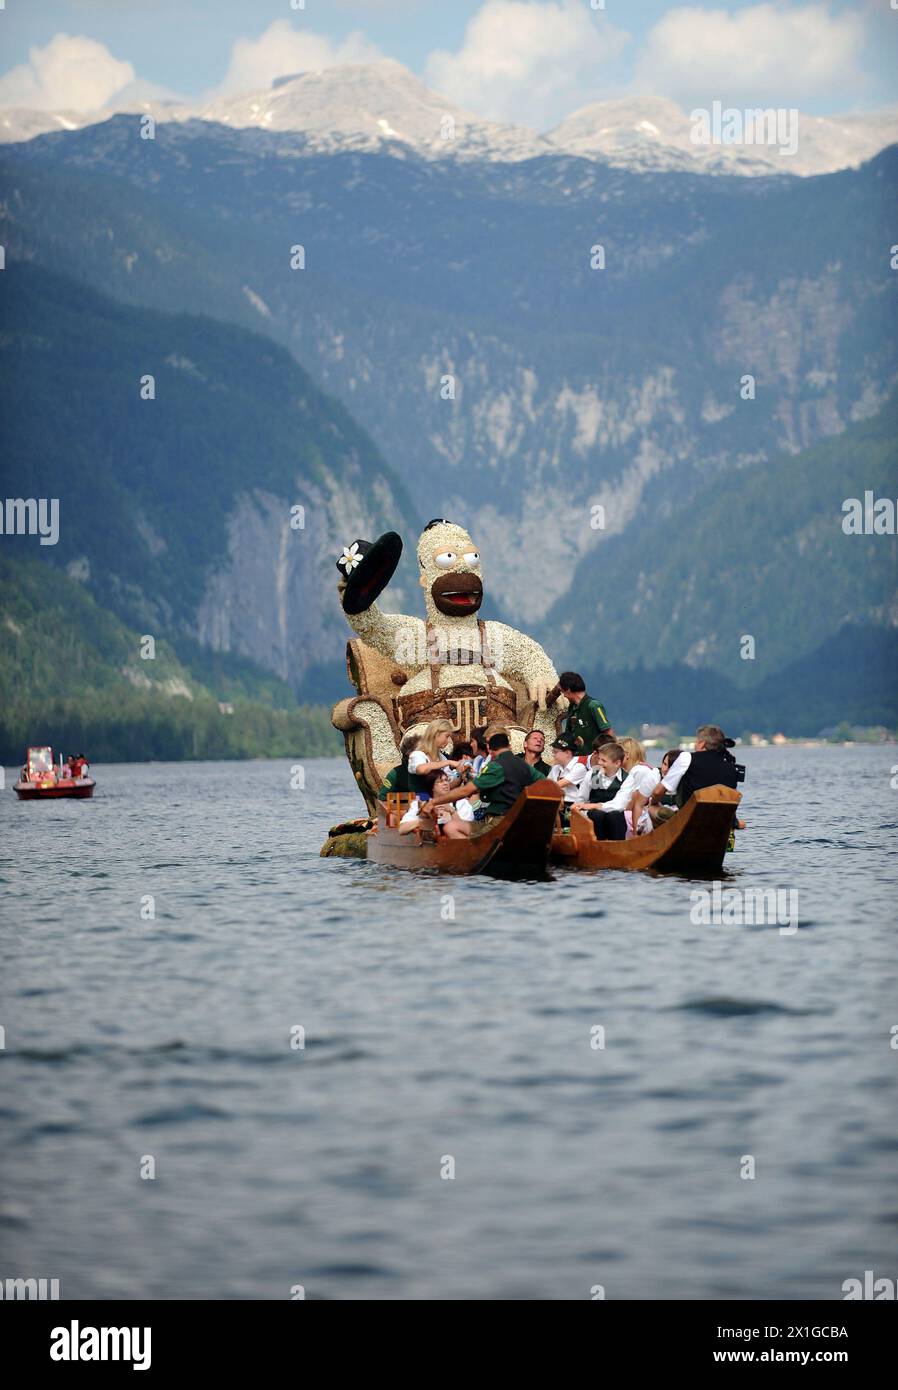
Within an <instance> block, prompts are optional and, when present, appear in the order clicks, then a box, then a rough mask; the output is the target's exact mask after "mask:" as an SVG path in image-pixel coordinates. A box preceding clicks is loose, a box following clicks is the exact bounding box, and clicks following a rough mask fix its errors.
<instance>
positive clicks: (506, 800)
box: [485, 748, 533, 816]
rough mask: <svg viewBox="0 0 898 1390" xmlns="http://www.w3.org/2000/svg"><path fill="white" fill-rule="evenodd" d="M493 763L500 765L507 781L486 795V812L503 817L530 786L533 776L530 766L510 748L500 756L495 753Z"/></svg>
mask: <svg viewBox="0 0 898 1390" xmlns="http://www.w3.org/2000/svg"><path fill="white" fill-rule="evenodd" d="M492 761H493V762H494V763H498V764H499V766H500V767H501V769H502V771H503V772H504V773H505V781H504V782H501V783H500V784H499V786H498V787H494V788H492V789H491V790H490V791H488V792H486V793H485V796H486V802H487V804H486V807H485V810H487V811H488V812H489V813H490V815H493V816H501V815H504V814H505V812H506V811H507V810H509V809H510V808H511V807H512V806H513V805H514V804H515V802H516V801H517V799H518V797H519V796H520V795H521V792H522V791H523V790H524V788H525V787H529V786H530V784H531V782H532V781H533V775H532V773H531V770H530V764H529V763H525V762H524V760H523V759H522V758H519V757H517V756H516V754H514V753H512V751H511V749H510V748H506V749H505V750H504V752H502V753H499V754H498V755H496V754H495V753H494V754H493V757H492Z"/></svg>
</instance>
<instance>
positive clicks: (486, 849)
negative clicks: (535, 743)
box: [368, 779, 562, 878]
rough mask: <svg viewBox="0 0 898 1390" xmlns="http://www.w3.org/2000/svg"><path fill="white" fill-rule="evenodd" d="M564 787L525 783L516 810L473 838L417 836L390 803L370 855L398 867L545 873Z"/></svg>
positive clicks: (450, 871)
mask: <svg viewBox="0 0 898 1390" xmlns="http://www.w3.org/2000/svg"><path fill="white" fill-rule="evenodd" d="M561 801H562V793H561V792H560V791H559V790H558V787H557V786H556V785H555V783H554V782H550V781H548V780H547V779H544V780H542V781H540V782H534V783H533V784H532V785H531V786H529V787H525V789H524V791H523V792H522V793H521V795H520V796H519V797H518V799H517V801H516V802H515V804H514V805H513V806H512V808H511V810H510V811H508V812H506V814H505V815H504V816H503V817H502V818H501V820H499V821H497V822H496V824H495V825H493V826H490V828H489V830H486V831H484V833H483V834H482V835H478V836H475V837H474V838H472V839H470V840H446V839H440V840H438V841H436V842H435V843H433V844H431V843H428V842H427V841H425V842H424V843H423V844H420V845H419V844H418V843H417V842H416V839H415V836H414V835H411V834H407V835H400V834H399V831H398V830H397V829H396V828H395V827H393V826H388V825H387V822H386V814H385V811H384V808H383V807H382V806H381V807H379V808H378V815H377V833H376V834H371V835H369V836H368V859H369V861H370V862H371V863H374V864H383V865H385V866H387V867H388V868H392V869H410V870H413V871H421V870H425V869H426V870H429V871H430V872H434V871H435V872H437V873H442V874H479V873H491V874H497V875H509V876H511V875H517V876H520V877H535V878H536V877H540V876H541V875H543V874H545V872H546V867H547V864H548V858H549V851H550V848H551V844H552V833H553V830H554V827H555V819H556V816H557V814H558V809H559V806H560V805H561Z"/></svg>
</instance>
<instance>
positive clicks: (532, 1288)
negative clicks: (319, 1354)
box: [0, 747, 898, 1299]
mask: <svg viewBox="0 0 898 1390" xmlns="http://www.w3.org/2000/svg"><path fill="white" fill-rule="evenodd" d="M744 760H745V761H746V763H747V764H748V779H747V781H746V784H745V786H744V788H743V791H744V793H745V800H744V811H743V814H744V816H745V818H746V820H747V821H748V822H749V829H748V830H747V831H746V832H745V833H744V834H743V835H742V836H741V837H740V840H739V849H738V851H737V853H736V854H735V855H730V856H728V865H727V868H728V873H729V875H731V877H730V878H729V880H728V882H729V884H730V885H733V886H737V887H747V886H752V887H754V886H764V887H776V888H781V889H787V890H788V889H792V890H794V891H795V892H796V893H797V909H798V930H797V931H795V932H794V933H792V934H786V933H783V932H781V931H780V929H779V927H778V926H777V925H776V924H775V923H771V924H769V925H747V926H739V925H716V926H715V925H697V924H695V923H694V922H693V921H692V920H691V899H690V893H691V891H692V890H693V889H694V888H696V887H698V886H701V885H696V884H693V883H691V882H690V881H688V880H686V879H682V878H661V877H652V876H649V875H645V874H621V873H605V874H601V875H586V874H577V873H575V872H571V871H564V872H560V873H559V874H558V875H557V877H556V878H555V880H554V881H553V882H549V883H522V884H513V883H499V882H493V881H491V880H489V879H476V878H472V879H440V878H436V877H428V876H421V877H418V876H415V875H403V874H400V873H398V872H397V871H391V870H385V869H378V868H377V867H376V866H374V865H368V864H365V863H363V862H358V861H340V860H322V859H319V858H318V850H319V848H320V846H321V843H322V841H323V839H324V837H325V833H326V830H327V827H328V825H329V824H330V823H331V822H334V821H337V820H340V819H342V818H344V817H346V816H352V815H356V814H358V812H359V810H360V804H359V801H358V796H357V792H356V791H355V788H354V785H353V782H352V778H351V775H350V773H349V771H348V769H347V766H346V764H345V762H343V761H342V760H336V759H334V760H327V761H320V762H310V763H308V764H307V766H306V786H305V789H304V790H299V789H291V777H290V764H289V763H286V762H252V763H228V764H224V763H217V764H208V763H207V764H172V765H163V764H154V765H141V766H131V767H126V766H118V767H97V768H96V769H94V771H95V774H96V776H97V779H98V786H97V791H96V794H95V799H94V800H93V801H92V802H83V803H76V802H58V803H55V804H47V805H34V804H29V803H21V804H20V803H18V802H17V801H16V799H15V797H14V795H13V792H12V790H11V786H12V782H13V780H14V777H15V774H14V773H13V774H12V775H10V773H9V771H8V772H7V781H6V790H5V791H4V792H3V794H2V796H0V807H2V810H0V824H2V862H0V880H2V881H0V888H2V893H0V913H2V929H0V948H2V955H0V960H2V1003H0V1024H2V1025H3V1027H4V1028H5V1030H6V1046H5V1051H3V1052H0V1062H2V1068H0V1116H2V1121H3V1123H2V1127H0V1133H2V1139H0V1146H2V1154H0V1162H2V1171H3V1183H2V1189H0V1251H2V1253H0V1278H4V1277H7V1276H8V1277H13V1276H22V1277H24V1276H29V1275H33V1276H35V1277H41V1276H42V1277H46V1278H58V1279H59V1280H60V1285H61V1289H60V1292H61V1296H62V1297H63V1298H66V1297H69V1298H113V1297H123V1298H153V1299H156V1298H207V1299H209V1298H211V1299H220V1298H224V1299H226V1298H241V1299H243V1298H272V1299H289V1298H290V1297H291V1290H294V1289H295V1288H296V1286H298V1285H302V1286H303V1288H304V1290H305V1296H306V1297H307V1298H364V1299H381V1298H387V1299H403V1298H410V1297H417V1298H424V1299H498V1298H512V1299H514V1298H537V1299H589V1298H590V1297H591V1296H592V1294H591V1290H593V1289H594V1287H595V1286H597V1285H601V1286H602V1287H603V1288H604V1290H605V1295H606V1297H607V1298H663V1297H674V1298H718V1297H720V1298H768V1299H777V1298H798V1297H806V1298H819V1299H838V1298H841V1297H842V1288H841V1286H842V1283H843V1281H844V1280H845V1279H847V1278H851V1277H860V1278H863V1272H864V1270H865V1269H873V1270H874V1271H875V1272H876V1274H877V1276H888V1277H892V1278H894V1277H895V1275H896V1273H898V1270H896V1266H895V1245H896V1235H898V1192H896V1181H895V1178H896V1167H898V1164H896V1159H898V1137H896V1126H895V1113H896V1107H895V1099H896V1076H898V1051H896V1050H893V1048H892V1047H891V1046H890V1030H891V1029H892V1028H893V1027H894V1026H895V1025H896V1024H898V989H896V976H898V953H896V945H895V887H896V843H895V832H896V824H898V790H893V789H892V787H891V785H890V781H891V768H892V766H893V765H894V764H896V763H898V748H895V747H855V748H827V749H822V750H820V749H799V748H788V749H773V748H771V749H757V750H748V751H747V752H746V753H745V754H744ZM148 896H152V898H153V899H154V900H155V918H154V919H147V918H146V917H142V916H141V904H142V901H144V900H145V899H146V898H147V897H148ZM147 910H148V909H147V906H146V903H145V901H144V912H146V911H147ZM453 912H454V917H453V916H452V914H453ZM296 1027H301V1028H302V1029H303V1030H304V1038H305V1046H304V1047H302V1048H300V1047H298V1046H291V1035H292V1036H293V1037H294V1040H295V1041H296V1040H299V1037H300V1035H299V1034H298V1033H296V1034H292V1030H294V1029H295V1028H296ZM597 1027H600V1028H602V1029H604V1047H599V1046H593V1045H592V1044H593V1043H594V1042H595V1043H597V1042H598V1041H600V1040H601V1035H600V1034H598V1033H594V1032H593V1030H594V1029H595V1028H597ZM749 1157H750V1158H751V1159H752V1160H753V1164H754V1172H755V1176H754V1177H753V1178H751V1177H743V1176H741V1174H742V1173H743V1172H747V1171H749V1170H750V1168H751V1164H750V1163H749V1162H748V1161H747V1160H748V1158H749ZM146 1158H152V1160H153V1161H154V1163H155V1177H154V1178H153V1179H152V1180H145V1179H143V1178H141V1175H140V1174H141V1164H142V1162H144V1160H145V1159H146ZM449 1159H451V1160H453V1161H454V1172H455V1176H454V1178H444V1177H442V1176H441V1171H443V1172H446V1171H448V1170H449V1167H450V1164H449V1162H448V1160H449ZM144 1167H145V1169H146V1168H147V1167H148V1165H147V1164H146V1163H145V1162H144Z"/></svg>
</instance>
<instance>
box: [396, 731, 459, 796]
mask: <svg viewBox="0 0 898 1390" xmlns="http://www.w3.org/2000/svg"><path fill="white" fill-rule="evenodd" d="M454 738H455V731H454V729H453V727H452V725H451V724H450V722H449V720H448V719H434V721H433V723H432V724H428V726H427V728H426V729H425V730H424V733H423V734H422V735H421V741H420V742H419V744H418V747H417V748H416V749H415V751H414V753H412V754H411V755H410V756H409V760H408V770H409V780H410V783H411V788H412V791H414V792H424V793H425V795H426V794H427V790H428V789H427V786H426V783H425V782H424V781H423V780H421V781H416V780H414V779H415V778H421V779H423V778H425V777H428V776H429V775H430V773H432V772H446V771H447V769H449V768H456V767H458V766H459V764H460V762H461V759H460V758H450V757H449V754H448V752H447V751H446V750H447V749H449V748H451V747H452V743H453V740H454Z"/></svg>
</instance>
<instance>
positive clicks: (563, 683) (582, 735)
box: [558, 671, 614, 754]
mask: <svg viewBox="0 0 898 1390" xmlns="http://www.w3.org/2000/svg"><path fill="white" fill-rule="evenodd" d="M558 684H559V686H560V688H561V693H562V695H565V696H567V699H568V703H569V705H570V708H569V709H568V712H567V717H566V719H565V724H564V730H563V732H564V734H565V735H566V736H567V737H568V738H569V739H571V740H572V742H573V743H574V746H575V748H576V750H577V753H578V754H582V753H588V752H590V751H591V750H592V746H593V743H594V742H595V740H596V739H597V738H598V736H599V734H611V735H613V734H614V730H613V729H612V727H611V725H610V724H609V722H608V716H607V714H606V713H605V706H604V705H601V704H599V702H598V700H593V699H592V697H591V696H589V695H587V693H586V684H585V682H584V680H583V677H582V676H578V675H577V672H576V671H562V673H561V675H560V676H559V677H558Z"/></svg>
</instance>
